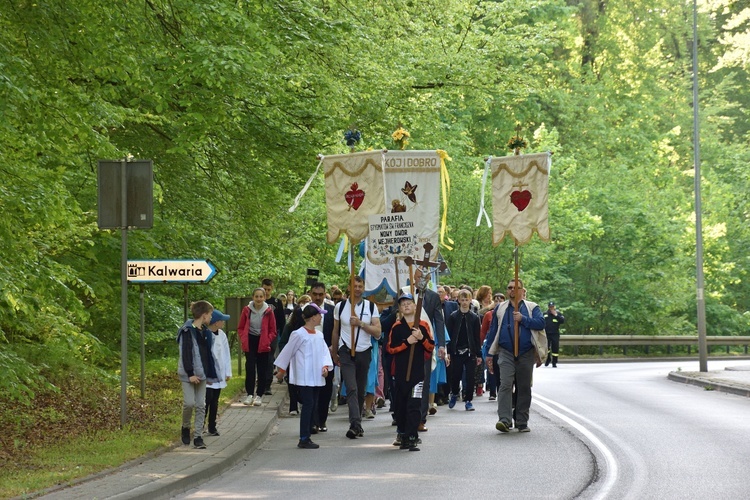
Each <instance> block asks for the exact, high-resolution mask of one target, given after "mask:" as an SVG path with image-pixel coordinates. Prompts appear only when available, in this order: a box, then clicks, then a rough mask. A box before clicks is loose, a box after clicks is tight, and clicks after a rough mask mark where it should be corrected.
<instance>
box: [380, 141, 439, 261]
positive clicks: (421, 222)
mask: <svg viewBox="0 0 750 500" xmlns="http://www.w3.org/2000/svg"><path fill="white" fill-rule="evenodd" d="M446 158H447V154H446V153H445V152H444V151H388V152H387V153H385V158H384V164H383V166H384V174H385V201H386V211H387V212H390V213H407V214H409V215H412V216H414V217H415V220H416V221H418V229H417V241H416V242H415V243H416V245H415V246H416V247H417V248H418V249H421V248H422V245H424V244H425V243H427V242H428V241H429V242H435V244H437V241H438V237H439V234H440V192H441V173H442V174H443V177H445V182H447V171H446V169H445V162H444V160H445V159H446ZM443 197H444V198H445V199H444V200H443V202H444V205H446V208H447V192H446V190H445V189H444V190H443ZM371 250H372V248H371ZM368 257H369V258H370V259H371V260H373V261H374V262H377V261H378V257H377V256H375V255H373V254H372V253H371V254H370V255H369V256H368ZM415 257H416V255H415Z"/></svg>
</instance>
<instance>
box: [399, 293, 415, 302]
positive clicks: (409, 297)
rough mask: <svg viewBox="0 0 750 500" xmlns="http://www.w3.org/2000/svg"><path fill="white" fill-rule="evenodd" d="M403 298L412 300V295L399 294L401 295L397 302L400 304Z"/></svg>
mask: <svg viewBox="0 0 750 500" xmlns="http://www.w3.org/2000/svg"><path fill="white" fill-rule="evenodd" d="M404 299H409V300H412V301H413V300H414V295H412V294H410V293H405V294H403V295H401V297H399V298H398V303H399V304H400V303H401V301H402V300H404Z"/></svg>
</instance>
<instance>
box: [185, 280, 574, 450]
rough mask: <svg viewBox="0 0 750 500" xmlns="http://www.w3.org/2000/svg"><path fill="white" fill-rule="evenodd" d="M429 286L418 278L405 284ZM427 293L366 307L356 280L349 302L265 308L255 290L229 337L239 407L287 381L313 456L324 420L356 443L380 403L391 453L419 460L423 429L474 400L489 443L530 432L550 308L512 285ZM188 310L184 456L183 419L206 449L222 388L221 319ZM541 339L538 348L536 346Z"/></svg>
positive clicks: (318, 300) (291, 295)
mask: <svg viewBox="0 0 750 500" xmlns="http://www.w3.org/2000/svg"><path fill="white" fill-rule="evenodd" d="M428 280H429V274H427V273H425V274H424V275H423V274H422V270H421V269H420V268H417V270H416V272H415V273H414V281H415V282H416V283H420V282H421V283H422V285H424V284H425V283H426V281H428ZM433 288H435V291H433V290H432V289H430V287H427V286H421V287H416V288H415V287H413V286H406V287H403V288H402V289H401V290H399V294H398V297H396V298H395V300H394V301H393V302H392V303H390V304H376V303H375V302H373V301H371V300H369V299H368V298H366V297H364V280H363V279H362V278H360V277H358V276H355V277H354V280H353V286H352V287H351V290H350V293H344V291H342V290H341V289H340V288H339V287H337V286H335V285H334V286H332V287H331V288H330V289H327V288H326V285H325V284H324V283H321V282H317V283H314V284H313V285H312V286H310V288H309V289H308V290H307V291H306V293H305V294H303V295H301V296H299V297H298V296H297V295H296V293H295V292H294V291H293V290H289V291H288V292H287V293H286V294H279V295H277V296H274V294H273V289H274V284H273V281H272V280H271V279H264V280H263V281H262V283H261V286H260V287H258V288H256V289H255V290H253V293H252V300H251V301H250V302H249V303H248V304H247V305H246V306H244V307H243V308H242V312H241V314H240V317H239V321H238V326H237V334H238V337H239V341H240V346H241V349H242V351H243V353H244V357H245V391H246V393H247V396H246V397H245V398H244V399H243V403H244V404H245V405H247V406H260V405H262V404H263V397H264V396H267V395H270V394H271V389H272V385H271V382H272V380H273V378H274V376H275V377H276V378H277V379H278V380H279V382H281V381H286V383H287V388H288V389H287V390H288V391H289V413H290V414H291V415H299V416H300V432H299V442H298V444H297V446H298V447H299V448H303V449H316V448H318V447H319V446H318V444H316V443H315V442H313V440H312V436H313V435H314V434H318V433H324V432H327V431H328V428H327V419H328V415H329V413H333V412H336V411H337V409H338V408H339V405H342V406H343V405H346V408H347V412H348V421H349V428H348V430H347V431H346V437H348V438H350V439H359V438H363V437H364V429H363V427H362V420H363V419H371V418H375V415H376V413H377V412H378V411H383V412H384V411H385V410H383V408H385V406H386V402H387V401H388V402H390V405H389V408H388V411H389V412H390V413H391V415H392V425H393V426H395V427H396V438H395V440H394V442H393V445H394V446H398V447H399V448H400V449H407V450H410V451H419V446H418V445H419V444H420V443H421V438H420V433H424V432H426V431H427V417H428V415H434V414H435V413H437V411H438V408H439V407H440V406H443V405H447V407H448V408H449V409H450V410H453V409H455V408H456V405H457V404H458V402H459V400H460V401H461V402H462V403H463V408H464V410H465V411H474V406H473V403H472V401H473V399H474V398H475V397H483V396H485V394H486V395H488V398H489V400H490V401H497V415H498V420H497V423H496V425H495V427H496V429H497V430H498V431H500V432H503V433H505V432H509V431H510V430H511V429H513V428H515V429H517V430H518V432H529V431H530V428H529V425H528V420H529V408H530V405H531V382H532V373H533V369H534V367H535V366H537V367H538V366H540V365H541V364H542V363H544V364H545V366H549V365H550V363H551V364H552V366H553V367H557V364H558V359H559V336H560V330H559V328H560V324H562V323H563V322H564V317H563V315H562V313H560V311H558V310H557V309H556V307H555V304H554V302H549V303H548V308H547V311H546V312H545V313H542V311H541V309H540V307H539V306H538V305H537V304H536V303H534V302H532V301H530V300H528V299H526V289H525V288H524V287H523V282H522V281H521V280H518V281H516V280H515V279H512V280H510V281H509V283H508V285H507V289H506V290H504V292H506V293H507V296H506V294H505V293H502V292H495V293H493V291H492V289H491V287H489V286H487V285H483V286H480V287H478V288H477V289H476V290H474V289H473V288H472V287H470V286H468V285H462V286H457V287H453V286H449V285H439V286H437V287H433ZM347 292H349V290H347ZM420 294H421V295H423V296H422V297H420ZM191 310H192V315H193V319H191V320H188V321H187V322H186V323H185V324H184V325H183V326H182V328H180V330H179V332H178V336H177V340H178V343H179V346H180V360H179V363H178V373H179V376H180V380H181V382H182V387H183V423H182V441H183V443H184V444H186V445H187V444H190V430H191V427H190V424H191V422H190V420H191V416H192V415H193V413H194V414H195V423H194V428H193V445H194V446H195V447H196V448H205V443H204V442H203V438H202V436H203V434H204V432H207V433H208V434H209V435H214V436H218V435H219V431H218V429H217V428H216V409H217V406H218V400H219V395H220V391H221V389H222V388H223V387H226V381H227V380H229V378H230V377H231V376H232V370H231V366H230V362H229V361H230V355H229V345H228V342H227V337H226V334H225V333H224V331H223V330H222V328H223V326H224V322H225V321H226V320H228V319H229V316H227V315H225V314H223V313H222V312H221V311H219V310H216V309H214V308H213V306H211V304H209V303H208V302H205V301H198V302H196V303H194V304H192V305H191ZM545 330H546V332H547V340H544V346H543V347H541V346H540V345H539V343H538V342H539V337H538V334H539V332H543V331H545ZM547 342H548V343H547ZM540 354H543V355H544V359H542V357H541V356H540ZM300 408H301V410H300ZM206 410H208V429H207V430H206V431H204V420H205V415H206Z"/></svg>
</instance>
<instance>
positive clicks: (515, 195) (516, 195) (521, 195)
mask: <svg viewBox="0 0 750 500" xmlns="http://www.w3.org/2000/svg"><path fill="white" fill-rule="evenodd" d="M530 201H531V192H530V191H528V190H526V189H524V190H523V191H513V192H512V193H510V202H511V203H513V204H514V205H515V206H516V208H517V209H518V211H519V212H523V211H524V209H525V208H526V207H528V206H529V202H530Z"/></svg>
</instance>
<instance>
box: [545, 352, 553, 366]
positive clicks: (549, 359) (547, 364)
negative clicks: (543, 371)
mask: <svg viewBox="0 0 750 500" xmlns="http://www.w3.org/2000/svg"><path fill="white" fill-rule="evenodd" d="M551 362H552V355H551V354H549V353H547V359H546V360H545V361H544V366H549V364H550V363H551Z"/></svg>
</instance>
